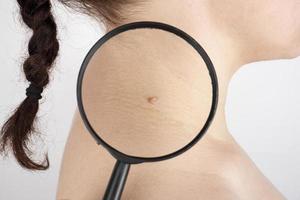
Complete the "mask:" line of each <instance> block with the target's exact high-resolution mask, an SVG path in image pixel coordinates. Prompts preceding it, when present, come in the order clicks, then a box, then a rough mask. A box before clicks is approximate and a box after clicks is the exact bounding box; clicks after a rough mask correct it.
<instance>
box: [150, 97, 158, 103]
mask: <svg viewBox="0 0 300 200" xmlns="http://www.w3.org/2000/svg"><path fill="white" fill-rule="evenodd" d="M157 100H158V98H157V97H156V96H152V97H148V98H147V101H148V102H149V103H151V104H154V103H155V102H156V101H157Z"/></svg>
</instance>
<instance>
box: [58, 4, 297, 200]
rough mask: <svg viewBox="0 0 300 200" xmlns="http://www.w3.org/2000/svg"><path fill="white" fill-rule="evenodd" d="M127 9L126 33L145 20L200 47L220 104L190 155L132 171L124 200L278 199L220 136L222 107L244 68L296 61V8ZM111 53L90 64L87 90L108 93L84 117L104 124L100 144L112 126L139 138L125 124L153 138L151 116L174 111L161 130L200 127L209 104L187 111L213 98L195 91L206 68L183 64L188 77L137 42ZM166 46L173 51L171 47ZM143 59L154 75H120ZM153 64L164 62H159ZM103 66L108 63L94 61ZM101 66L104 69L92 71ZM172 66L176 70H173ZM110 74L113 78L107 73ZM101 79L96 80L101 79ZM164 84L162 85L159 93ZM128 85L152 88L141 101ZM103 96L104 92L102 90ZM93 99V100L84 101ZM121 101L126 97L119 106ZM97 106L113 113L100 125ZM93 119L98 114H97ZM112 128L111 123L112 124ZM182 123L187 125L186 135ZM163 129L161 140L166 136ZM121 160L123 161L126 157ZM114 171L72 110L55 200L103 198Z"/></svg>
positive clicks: (223, 132)
mask: <svg viewBox="0 0 300 200" xmlns="http://www.w3.org/2000/svg"><path fill="white" fill-rule="evenodd" d="M132 9H134V11H135V12H133V13H135V14H134V15H133V14H132V15H130V17H129V18H128V20H127V21H124V23H127V22H133V21H142V20H152V21H161V22H165V23H169V24H171V25H175V26H177V27H178V28H180V29H182V30H184V31H185V32H187V33H189V34H190V35H191V36H192V37H194V38H195V39H196V40H197V41H198V42H199V43H200V44H201V45H202V46H203V48H204V49H205V50H206V51H207V53H208V55H209V56H210V58H211V59H212V61H213V63H214V66H215V69H216V72H217V76H218V80H219V103H218V109H217V112H216V115H215V117H214V121H213V123H212V124H211V126H210V128H209V129H208V131H207V132H206V134H205V136H204V137H203V138H202V139H201V140H200V141H199V143H198V144H197V145H196V146H194V147H193V148H191V149H190V150H189V151H187V152H186V153H184V154H182V155H180V156H179V157H176V158H174V159H171V160H166V161H163V162H155V163H146V164H141V165H134V166H132V167H131V169H130V174H129V176H128V180H127V184H126V187H125V190H124V193H123V196H122V197H123V198H122V199H143V200H148V199H149V200H150V199H220V197H222V199H245V200H247V199H249V200H250V199H251V200H253V199H272V200H276V199H285V198H284V196H283V195H282V194H281V193H280V192H279V191H278V190H277V189H276V188H275V187H274V186H273V185H272V183H271V182H270V181H269V180H268V179H267V178H266V177H265V176H264V175H263V174H262V173H261V172H260V171H259V169H258V168H257V167H256V166H255V164H254V163H253V161H252V160H251V159H250V158H249V157H248V155H247V154H246V153H245V151H244V150H243V149H242V148H241V147H240V146H239V144H237V142H236V141H235V140H234V139H233V138H232V136H231V134H230V132H229V130H228V128H227V126H226V117H225V103H226V96H227V87H228V84H229V81H230V79H231V77H232V76H233V74H234V73H235V72H236V71H237V70H238V69H239V68H240V67H241V66H243V65H245V64H247V63H250V62H256V61H261V60H270V59H291V58H295V57H296V56H299V55H300V20H298V19H299V18H300V3H299V1H298V0H289V1H281V0H272V1H271V0H264V1H261V0H252V1H242V0H223V1H218V0H202V1H200V0H187V1H181V0H168V1H160V0H151V1H147V2H145V3H143V4H141V5H139V6H138V7H135V8H132ZM112 28H114V27H110V28H109V29H108V30H110V29H112ZM151 39H156V40H157V41H158V43H157V44H160V43H162V44H163V42H164V41H165V40H163V39H162V38H161V37H156V36H155V35H154V36H153V38H151ZM119 41H122V40H119ZM143 44H145V45H144V46H150V45H152V44H153V42H151V41H150V40H149V41H147V40H145V41H143ZM115 45H118V41H116V43H115V44H114V45H108V46H107V48H105V50H104V51H103V54H101V55H100V54H99V55H96V56H95V59H94V61H93V62H92V63H91V64H90V66H91V67H92V66H95V68H94V71H93V72H92V73H91V75H90V76H89V78H90V80H92V79H93V74H96V73H98V76H97V79H96V80H98V81H99V82H97V84H95V83H94V84H93V86H94V88H96V89H98V90H102V91H110V92H108V93H103V94H99V96H96V99H97V101H95V102H90V103H89V106H90V109H91V110H92V111H93V112H91V113H94V114H95V116H97V117H96V119H97V120H100V121H101V120H102V122H105V124H103V126H101V127H99V128H106V130H107V131H108V132H109V133H111V134H108V135H106V137H107V139H108V140H111V141H114V140H115V139H116V138H117V135H116V134H113V132H110V131H111V129H109V127H111V126H109V125H110V124H114V125H115V128H116V130H124V135H125V136H127V135H128V133H127V132H126V130H130V131H131V133H132V134H135V133H140V130H139V129H138V128H133V127H132V126H130V124H135V123H137V122H138V123H141V124H142V126H143V130H145V131H147V130H151V128H152V127H153V126H154V125H157V127H159V126H158V125H159V124H160V123H161V119H160V118H159V116H158V115H157V116H156V115H153V114H151V113H152V112H153V111H154V109H158V110H160V111H164V110H168V109H169V110H171V108H176V109H175V110H174V112H168V113H167V114H166V118H165V121H164V122H165V124H164V126H165V127H163V128H170V127H172V126H171V125H172V123H171V122H172V120H171V118H172V119H174V118H176V117H177V118H176V119H177V120H178V121H180V122H182V123H181V124H182V126H178V128H179V129H180V128H182V129H183V128H190V129H189V130H195V127H196V126H197V123H196V122H197V120H198V119H201V116H200V115H199V113H207V110H205V109H207V107H208V105H209V104H208V103H209V100H208V99H207V101H205V99H204V101H203V102H207V104H205V103H203V104H201V105H197V104H194V106H195V111H192V112H191V111H190V110H188V108H187V107H186V106H185V105H187V104H189V103H194V102H196V101H197V100H199V98H201V99H203V98H205V97H208V96H209V95H211V90H209V89H208V88H209V87H208V85H207V88H206V89H203V90H200V89H199V87H197V86H199V85H201V84H202V83H205V81H203V82H202V80H203V79H201V78H199V77H201V76H203V77H207V74H204V71H197V70H199V69H200V68H199V67H198V66H199V65H201V68H202V69H204V68H205V65H203V63H202V64H201V63H199V62H198V63H197V62H196V61H195V59H192V58H193V55H190V57H189V58H191V59H185V66H186V68H180V67H178V68H176V65H168V63H167V59H163V58H164V55H167V54H166V53H165V54H163V52H159V53H157V54H153V52H152V51H151V50H149V49H147V48H145V47H142V46H141V41H140V40H138V39H137V40H136V41H134V42H131V43H130V45H131V46H129V47H128V48H129V49H131V51H125V50H124V52H127V53H128V54H126V55H124V54H123V53H124V52H122V53H121V52H120V51H116V50H115V47H116V46H115ZM168 45H173V44H172V43H168ZM140 52H142V53H143V54H142V55H144V56H146V55H150V56H151V57H152V58H156V59H153V60H156V61H157V62H156V63H155V67H153V65H151V62H150V60H146V59H143V57H142V58H141V59H140V60H137V61H136V62H135V63H131V65H130V67H128V68H122V69H120V67H119V68H118V66H120V64H123V65H124V66H127V65H126V62H129V61H130V59H128V60H126V56H128V55H135V54H136V53H140ZM154 53H155V52H154ZM173 53H174V54H175V55H174V60H173V62H175V63H181V61H182V59H183V58H186V57H181V56H182V55H187V54H188V53H187V51H186V50H185V49H184V48H176V51H175V52H173ZM152 54H153V55H152ZM122 55H123V56H124V57H122V58H123V59H115V58H117V57H118V56H119V58H120V56H122ZM159 55H163V56H162V57H158V56H159ZM102 56H103V57H105V58H110V59H101V57H102ZM176 59H177V60H176ZM121 60H122V61H121ZM196 64H197V65H196ZM99 65H101V68H99V67H98V68H97V66H99ZM140 65H143V67H145V69H149V71H147V72H144V73H143V71H142V72H141V74H139V76H140V77H138V78H140V79H137V77H136V76H135V75H134V74H136V69H138V68H137V67H138V66H140ZM90 66H89V67H90ZM108 66H109V67H108ZM150 66H151V67H152V68H151V67H150ZM156 66H157V68H156ZM170 66H175V67H173V68H171V67H170ZM193 66H194V67H193ZM195 66H197V67H195ZM165 69H168V70H169V73H167V72H166V73H164V70H165ZM180 69H185V70H180ZM110 70H115V71H113V73H111V71H110ZM170 72H171V73H170ZM196 72H197V73H196ZM198 72H199V73H198ZM118 73H122V76H118V77H119V78H120V77H121V78H127V79H126V81H124V84H125V86H126V87H125V88H126V91H121V92H120V90H118V88H119V85H118V84H117V82H118V81H119V80H116V81H115V82H114V81H113V80H114V78H115V79H117V76H113V75H116V74H118ZM152 73H158V75H157V76H155V77H156V82H155V80H153V77H151V76H150V77H149V74H152ZM101 74H102V77H99V75H100V76H101ZM107 75H111V78H113V79H109V80H112V81H110V82H109V81H107V82H105V81H104V80H105V77H106V76H107ZM95 76H96V75H94V77H95ZM176 77H177V78H178V77H181V78H182V80H183V81H181V82H180V81H177V82H176V81H175V82H172V81H174V80H178V79H176ZM165 79H167V80H169V81H168V82H167V83H164V84H160V83H161V81H162V80H165ZM93 80H95V79H93ZM130 80H140V81H145V82H147V81H153V82H154V84H146V85H145V87H144V88H143V89H144V90H143V91H144V92H145V93H143V94H144V96H142V95H141V94H140V93H136V92H134V91H135V90H134V87H130V85H126V84H130V83H129V82H130ZM206 81H207V80H206ZM118 83H120V82H118ZM175 83H178V85H176V87H175V88H176V89H172V92H173V96H172V95H168V94H169V93H168V91H169V90H168V88H170V87H171V86H174V85H172V84H175ZM95 85H97V87H95ZM187 86H188V87H187ZM105 88H109V89H106V90H105ZM162 91H163V92H162ZM192 91H194V92H192ZM197 91H198V92H199V93H198V92H197ZM92 94H93V93H92V91H90V95H92ZM113 94H118V95H119V96H117V97H118V98H120V99H125V97H126V98H129V101H128V102H129V103H127V104H124V105H123V104H121V105H120V107H119V108H121V109H119V110H118V115H114V114H113V112H117V109H116V104H114V102H113V101H110V100H107V98H108V97H111V95H113ZM126 94H127V96H125V95H126ZM128 94H130V95H128ZM180 97H181V98H182V99H183V100H184V102H186V104H182V103H180V102H181V101H176V98H180ZM97 102H98V103H97ZM99 102H101V104H100V103H99ZM104 104H105V106H103V107H102V109H108V110H110V111H112V112H111V113H109V112H107V113H108V114H107V115H105V116H103V115H101V114H100V110H97V109H96V108H98V107H101V105H104ZM141 107H143V108H145V107H146V108H148V109H146V110H143V112H141V113H142V114H143V121H141V120H138V119H137V118H134V117H132V118H128V116H126V113H127V112H128V111H129V110H130V111H132V112H133V113H134V112H136V113H138V112H140V110H141V109H140V108H141ZM98 111H99V113H97V112H98ZM172 111H173V110H172ZM175 111H176V112H175ZM199 111H200V112H199ZM185 112H188V113H190V115H192V116H195V120H193V118H189V117H188V116H189V115H183V114H182V115H180V116H178V114H176V113H185ZM197 117H199V118H197ZM111 118H112V119H114V120H110V119H111ZM122 119H126V121H127V122H128V123H127V124H124V123H123V124H121V123H115V122H116V121H117V120H122ZM196 119H197V120H196ZM147 120H151V123H146V122H144V121H147ZM186 122H191V123H189V125H188V126H187V127H186V126H185V127H184V124H185V123H186ZM193 122H195V123H193ZM168 125H169V126H168ZM163 128H162V130H164V129H163ZM198 128H199V127H198ZM184 130H185V129H184ZM157 133H158V134H160V133H163V132H162V131H161V132H159V129H157ZM145 137H146V135H145ZM186 137H188V136H186ZM151 139H153V138H152V137H150V138H149V141H151V142H155V140H151ZM182 139H183V140H184V139H186V138H182ZM127 142H129V141H127ZM131 142H133V143H134V142H137V141H131ZM164 142H166V144H168V145H170V146H172V143H173V142H174V141H173V140H165V141H164ZM152 144H154V143H152ZM120 145H122V144H120ZM127 146H130V145H127ZM123 147H124V145H123ZM124 148H126V145H125V147H124ZM125 150H128V151H130V150H131V149H130V148H128V149H125ZM157 150H160V149H159V148H158V149H157ZM75 155H76V156H75ZM114 163H115V160H114V159H113V158H112V157H111V156H110V154H109V153H108V152H107V151H106V150H105V149H104V148H102V147H101V146H98V145H97V144H96V142H95V141H94V139H93V138H92V137H91V136H90V135H89V133H88V131H87V129H86V128H85V126H84V124H83V122H82V120H81V118H80V116H79V113H78V110H76V112H75V114H74V118H73V125H72V127H71V130H70V134H69V138H68V140H67V143H66V146H65V152H64V157H63V161H62V165H61V171H60V177H59V183H58V188H57V199H61V200H62V199H65V200H66V199H72V200H81V199H89V200H93V199H95V200H96V199H99V198H101V197H102V196H103V193H104V190H105V187H106V184H107V182H108V180H109V177H110V174H111V170H112V168H113V165H114ZM187 163H188V165H187Z"/></svg>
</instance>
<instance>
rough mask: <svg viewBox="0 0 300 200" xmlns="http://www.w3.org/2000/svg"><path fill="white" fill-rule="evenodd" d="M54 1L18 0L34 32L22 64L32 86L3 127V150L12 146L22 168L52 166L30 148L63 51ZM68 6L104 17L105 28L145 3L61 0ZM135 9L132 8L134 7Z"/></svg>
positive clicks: (0, 137) (0, 132) (0, 140)
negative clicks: (38, 159)
mask: <svg viewBox="0 0 300 200" xmlns="http://www.w3.org/2000/svg"><path fill="white" fill-rule="evenodd" d="M50 1H51V0H17V2H18V6H19V8H20V13H21V16H22V19H23V21H24V23H25V24H26V25H27V26H28V27H29V28H30V29H31V30H32V32H33V34H32V36H31V38H30V40H29V44H28V53H29V56H28V58H27V59H26V60H25V61H24V63H23V65H22V67H23V71H24V73H25V76H26V79H27V80H28V81H29V82H30V86H29V87H28V88H27V89H26V95H27V97H26V98H25V99H24V100H23V101H22V102H21V103H20V105H19V106H18V107H17V108H16V109H15V110H14V111H13V113H12V115H11V116H10V117H9V118H8V119H7V120H6V121H5V122H4V124H3V126H2V127H1V129H0V153H1V154H3V155H7V152H8V149H10V150H11V151H12V152H13V154H14V156H15V158H16V160H17V162H18V163H19V164H20V166H21V167H23V168H25V169H29V170H46V169H48V168H49V159H48V154H47V153H46V154H45V157H44V160H43V161H41V162H35V161H33V160H32V158H31V157H30V156H31V155H32V154H33V153H32V151H31V150H30V149H29V148H28V142H29V140H30V139H29V138H30V136H31V135H33V133H34V132H36V129H35V126H34V120H35V117H36V114H37V111H38V109H39V99H40V98H41V95H40V93H41V92H42V91H43V88H44V87H46V85H47V84H48V82H49V73H50V71H51V68H52V67H53V64H54V61H55V58H56V57H57V55H58V51H59V42H58V39H57V26H56V23H55V20H54V17H53V15H52V14H51V2H50ZM59 1H60V3H62V5H64V6H65V7H66V8H71V9H74V10H76V11H79V12H81V13H83V14H86V15H89V16H92V17H94V18H95V19H100V21H101V22H102V23H103V24H104V25H105V28H110V27H112V26H117V25H119V24H121V23H122V22H123V20H126V19H127V18H126V17H124V15H123V12H122V11H126V14H127V15H130V13H128V12H129V10H132V9H126V8H128V7H127V6H129V5H133V4H134V5H135V6H137V5H138V4H141V3H142V2H143V1H142V0H140V1H136V0H59ZM131 8H132V7H131Z"/></svg>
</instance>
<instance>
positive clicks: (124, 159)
mask: <svg viewBox="0 0 300 200" xmlns="http://www.w3.org/2000/svg"><path fill="white" fill-rule="evenodd" d="M142 28H152V29H161V30H164V31H167V32H170V33H173V34H175V35H177V36H178V37H180V38H182V39H184V40H185V41H186V42H188V43H189V44H190V45H191V46H192V47H193V48H194V49H195V50H196V51H197V52H198V54H200V56H201V57H202V59H203V60H204V62H205V64H206V66H207V69H208V72H209V75H210V77H211V84H212V104H211V108H210V112H209V115H208V118H207V120H206V122H205V124H204V126H203V128H202V129H201V130H200V132H199V133H198V134H197V135H196V136H195V137H194V138H193V139H192V140H191V141H190V142H189V143H188V144H186V145H185V146H183V147H182V148H180V149H178V150H176V151H174V152H172V153H169V154H165V155H162V156H158V157H139V156H133V155H128V154H125V153H122V152H120V151H118V150H117V149H115V148H114V147H112V146H110V145H109V144H108V143H106V142H105V141H104V140H103V139H101V137H100V136H99V135H98V134H97V133H96V131H95V130H94V129H93V127H92V126H91V124H90V123H89V121H88V118H87V116H86V113H85V110H84V106H83V102H82V89H81V88H82V81H83V77H84V73H85V70H86V68H87V66H88V63H89V61H90V60H91V58H92V56H93V55H94V53H95V52H96V51H97V50H98V49H99V48H100V47H101V46H102V45H103V44H104V43H105V42H106V41H108V40H109V39H110V38H112V37H114V36H116V35H118V34H120V33H122V32H125V31H128V30H133V29H142ZM76 90H77V104H78V109H79V112H80V115H81V118H82V120H83V122H84V124H85V126H86V128H87V129H88V131H89V133H90V134H91V135H92V136H93V138H94V139H95V140H96V141H97V143H98V144H100V145H102V146H103V147H104V148H106V149H107V150H108V151H109V153H110V154H111V155H112V156H113V157H115V158H116V159H117V162H116V165H115V167H114V170H113V173H112V176H111V179H110V182H109V184H108V187H107V190H106V193H105V195H104V198H103V199H106V200H112V199H120V197H121V193H122V190H123V187H124V184H125V181H126V177H127V174H128V170H129V167H130V164H138V163H143V162H156V161H162V160H166V159H170V158H173V157H175V156H178V155H180V154H182V153H183V152H185V151H187V150H188V149H189V148H191V147H192V146H193V145H195V144H196V143H197V142H198V141H199V140H200V139H201V138H202V136H203V135H204V133H205V132H206V131H207V129H208V128H209V126H210V124H211V122H212V120H213V118H214V116H215V113H216V109H217V104H218V94H219V88H218V79H217V75H216V71H215V68H214V65H213V63H212V61H211V59H210V58H209V56H208V55H207V53H206V51H205V50H204V49H203V48H202V46H201V45H200V44H199V43H198V42H197V41H196V40H195V39H194V38H192V37H191V36H190V35H189V34H187V33H186V32H184V31H182V30H180V29H178V28H176V27H174V26H172V25H169V24H165V23H162V22H156V21H137V22H132V23H128V24H124V25H121V26H118V27H117V28H115V29H113V30H111V31H109V32H108V33H106V34H105V35H104V36H103V37H101V38H100V39H99V40H98V41H97V42H96V43H95V44H94V45H93V46H92V48H91V49H90V50H89V51H88V53H87V55H86V56H85V58H84V60H83V62H82V65H81V68H80V70H79V74H78V78H77V89H76Z"/></svg>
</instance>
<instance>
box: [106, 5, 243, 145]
mask: <svg viewBox="0 0 300 200" xmlns="http://www.w3.org/2000/svg"><path fill="white" fill-rule="evenodd" d="M191 3H192V4H193V5H191ZM137 9H139V10H138V11H137V12H135V13H136V14H134V16H132V17H131V18H130V19H127V20H126V21H125V22H124V23H129V22H134V21H159V22H163V23H167V24H170V25H173V26H176V27H178V28H180V29H182V30H183V31H185V32H186V33H188V34H189V35H191V36H192V37H193V38H194V39H196V40H197V41H198V42H199V43H200V45H201V46H202V47H203V48H204V49H205V51H206V52H207V53H208V55H209V57H210V58H211V60H212V62H213V64H214V67H215V70H216V73H217V77H218V83H219V100H218V108H217V111H216V114H215V117H214V120H213V123H212V124H211V126H210V127H209V129H208V131H207V133H206V135H209V136H211V137H214V138H217V139H221V140H231V139H232V137H231V135H230V134H229V131H228V128H227V125H226V117H225V104H226V97H227V89H228V85H229V81H230V79H231V77H232V75H233V74H234V72H235V71H236V70H237V69H238V68H239V67H240V66H241V65H243V64H245V63H247V60H246V58H245V57H242V56H241V52H243V51H242V48H241V46H239V45H238V44H239V43H238V42H237V41H235V40H234V38H233V37H231V36H229V35H227V34H226V31H222V30H220V29H218V25H217V22H216V20H214V18H213V17H212V16H211V15H210V12H209V10H210V8H209V5H207V1H195V0H187V1H181V0H172V1H160V0H157V1H156V0H153V1H149V2H147V3H145V4H143V5H141V6H140V7H139V8H137ZM112 28H114V27H111V28H110V29H112Z"/></svg>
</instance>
